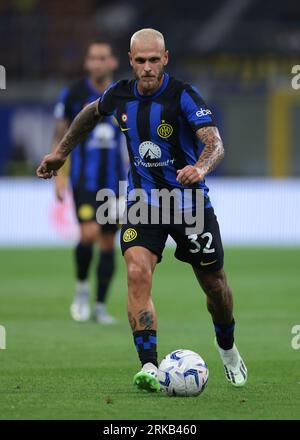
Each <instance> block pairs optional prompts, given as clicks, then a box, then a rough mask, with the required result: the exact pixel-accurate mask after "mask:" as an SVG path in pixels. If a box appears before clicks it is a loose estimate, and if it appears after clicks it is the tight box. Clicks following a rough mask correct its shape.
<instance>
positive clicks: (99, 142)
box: [53, 40, 125, 324]
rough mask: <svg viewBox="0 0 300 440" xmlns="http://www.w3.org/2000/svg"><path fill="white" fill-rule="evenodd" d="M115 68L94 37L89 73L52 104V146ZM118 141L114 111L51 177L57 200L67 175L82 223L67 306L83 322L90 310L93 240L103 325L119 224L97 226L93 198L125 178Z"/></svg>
mask: <svg viewBox="0 0 300 440" xmlns="http://www.w3.org/2000/svg"><path fill="white" fill-rule="evenodd" d="M117 67H118V61H117V59H116V57H115V56H114V54H113V51H112V47H111V45H110V44H109V43H107V42H105V41H102V40H97V41H94V42H92V43H91V44H90V45H89V47H88V49H87V53H86V57H85V62H84V68H85V70H86V72H87V76H86V77H85V78H83V79H81V80H79V81H77V82H75V83H74V84H73V85H71V86H70V87H67V88H65V89H64V90H63V91H62V92H61V95H60V98H59V101H58V103H57V104H56V107H55V110H54V116H55V119H56V127H55V134H54V140H53V150H54V149H55V148H56V146H57V145H58V143H59V142H60V141H61V139H62V138H63V136H64V134H65V133H66V131H67V130H68V128H69V126H70V124H71V122H72V121H73V119H74V118H75V116H76V115H77V113H79V112H80V110H82V109H83V108H84V107H85V106H86V105H87V104H89V103H91V102H93V101H94V100H95V99H97V98H99V96H100V97H101V96H102V94H103V92H104V91H105V90H106V89H107V88H108V87H109V86H110V84H111V83H112V75H113V72H114V71H115V70H116V69H117ZM122 142H123V134H122V133H121V132H120V129H119V128H118V125H117V123H116V121H115V120H114V118H113V117H112V116H108V117H106V118H104V119H103V120H102V121H101V122H99V124H97V125H96V126H95V128H94V130H92V131H91V132H90V133H89V135H88V137H87V138H86V139H85V140H83V141H82V142H81V143H80V144H79V145H78V148H76V149H75V150H74V152H73V153H72V155H71V160H70V163H68V164H67V165H68V166H67V167H64V169H62V170H61V171H60V172H59V173H58V175H57V176H56V179H55V193H56V197H57V199H58V200H59V201H63V200H64V196H65V192H66V189H67V186H68V180H69V176H70V183H71V187H72V194H73V198H74V204H75V207H76V215H77V219H78V222H79V225H80V241H79V243H78V244H77V246H76V248H75V265H76V280H77V281H76V289H75V297H74V300H73V303H72V305H71V316H72V318H73V319H74V320H76V321H87V320H88V319H89V318H90V315H91V311H90V305H89V296H90V287H89V282H88V274H89V268H90V266H91V262H92V256H93V248H94V245H95V244H96V245H97V247H98V249H99V251H100V255H99V261H98V265H97V294H96V296H97V298H96V306H95V314H94V317H95V319H96V321H97V322H98V323H102V324H113V323H114V322H115V318H113V317H112V316H111V315H109V313H108V312H107V309H106V306H105V301H106V299H107V292H108V289H109V285H110V282H111V280H112V277H113V274H114V270H115V252H114V243H115V233H116V230H117V226H116V225H113V224H107V225H102V226H100V225H99V224H98V223H97V222H96V209H97V207H98V206H99V202H98V203H97V202H96V193H97V192H98V191H99V190H100V189H102V188H109V189H112V190H113V191H114V192H115V193H116V194H117V196H118V186H119V181H120V180H124V178H125V166H124V160H123V157H124V156H123V155H122ZM68 174H69V176H68Z"/></svg>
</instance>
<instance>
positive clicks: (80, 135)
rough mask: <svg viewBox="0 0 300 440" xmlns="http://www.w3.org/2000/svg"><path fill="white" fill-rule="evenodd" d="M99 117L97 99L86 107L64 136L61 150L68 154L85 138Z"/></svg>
mask: <svg viewBox="0 0 300 440" xmlns="http://www.w3.org/2000/svg"><path fill="white" fill-rule="evenodd" d="M99 119H100V116H99V114H98V113H97V104H96V101H94V102H92V103H91V104H88V105H87V106H86V107H84V109H83V110H81V112H80V113H78V115H77V116H76V118H75V119H74V121H73V122H72V124H71V126H70V128H69V130H68V131H67V133H66V134H65V136H64V137H63V139H62V141H61V143H60V145H59V152H60V153H61V154H63V155H64V156H67V155H68V154H69V153H70V152H71V151H72V150H73V148H74V147H75V146H76V145H77V144H78V143H80V142H81V141H82V140H84V139H85V137H86V136H87V135H88V133H89V132H90V131H91V130H92V129H93V128H94V127H95V125H96V124H97V122H99Z"/></svg>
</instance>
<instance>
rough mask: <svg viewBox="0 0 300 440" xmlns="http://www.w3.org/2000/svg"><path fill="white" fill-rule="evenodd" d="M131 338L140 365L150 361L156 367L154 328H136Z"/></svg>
mask: <svg viewBox="0 0 300 440" xmlns="http://www.w3.org/2000/svg"><path fill="white" fill-rule="evenodd" d="M133 339H134V343H135V346H136V351H137V352H138V355H139V358H140V361H141V364H142V366H143V365H144V364H146V363H147V362H151V363H152V364H154V365H155V366H156V367H157V366H158V363H157V351H156V330H137V331H135V332H133Z"/></svg>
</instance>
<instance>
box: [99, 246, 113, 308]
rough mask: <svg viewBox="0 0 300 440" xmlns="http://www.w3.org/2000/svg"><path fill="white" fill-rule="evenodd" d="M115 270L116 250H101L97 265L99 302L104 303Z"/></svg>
mask: <svg viewBox="0 0 300 440" xmlns="http://www.w3.org/2000/svg"><path fill="white" fill-rule="evenodd" d="M114 271H115V251H114V250H111V251H105V252H101V254H100V259H99V263H98V267H97V302H101V303H104V302H105V298H106V294H107V291H108V288H109V284H110V282H111V279H112V276H113V274H114Z"/></svg>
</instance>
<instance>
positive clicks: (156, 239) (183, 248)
mask: <svg viewBox="0 0 300 440" xmlns="http://www.w3.org/2000/svg"><path fill="white" fill-rule="evenodd" d="M185 228H186V225H185V224H180V225H176V224H173V225H157V224H155V225H151V224H142V225H140V224H138V225H131V224H130V223H127V224H123V225H122V229H121V236H120V240H121V249H122V254H123V255H124V252H125V251H126V250H127V249H129V248H130V247H132V246H142V247H145V248H147V249H149V250H150V251H151V252H153V253H154V254H156V255H157V256H158V263H159V262H160V261H161V259H162V253H163V250H164V247H165V243H166V240H167V238H168V235H171V237H172V238H173V239H174V240H175V242H176V245H177V246H176V250H175V254H174V255H175V257H176V258H177V259H178V260H180V261H184V262H185V263H189V264H191V265H192V266H195V267H198V268H200V269H202V270H203V271H210V272H211V271H216V270H219V269H221V268H222V267H223V261H224V251H223V246H222V240H221V235H220V229H219V224H218V221H217V217H216V216H215V213H214V210H213V208H205V210H204V229H203V232H202V233H201V234H200V235H196V234H195V235H189V236H187V235H185Z"/></svg>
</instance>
